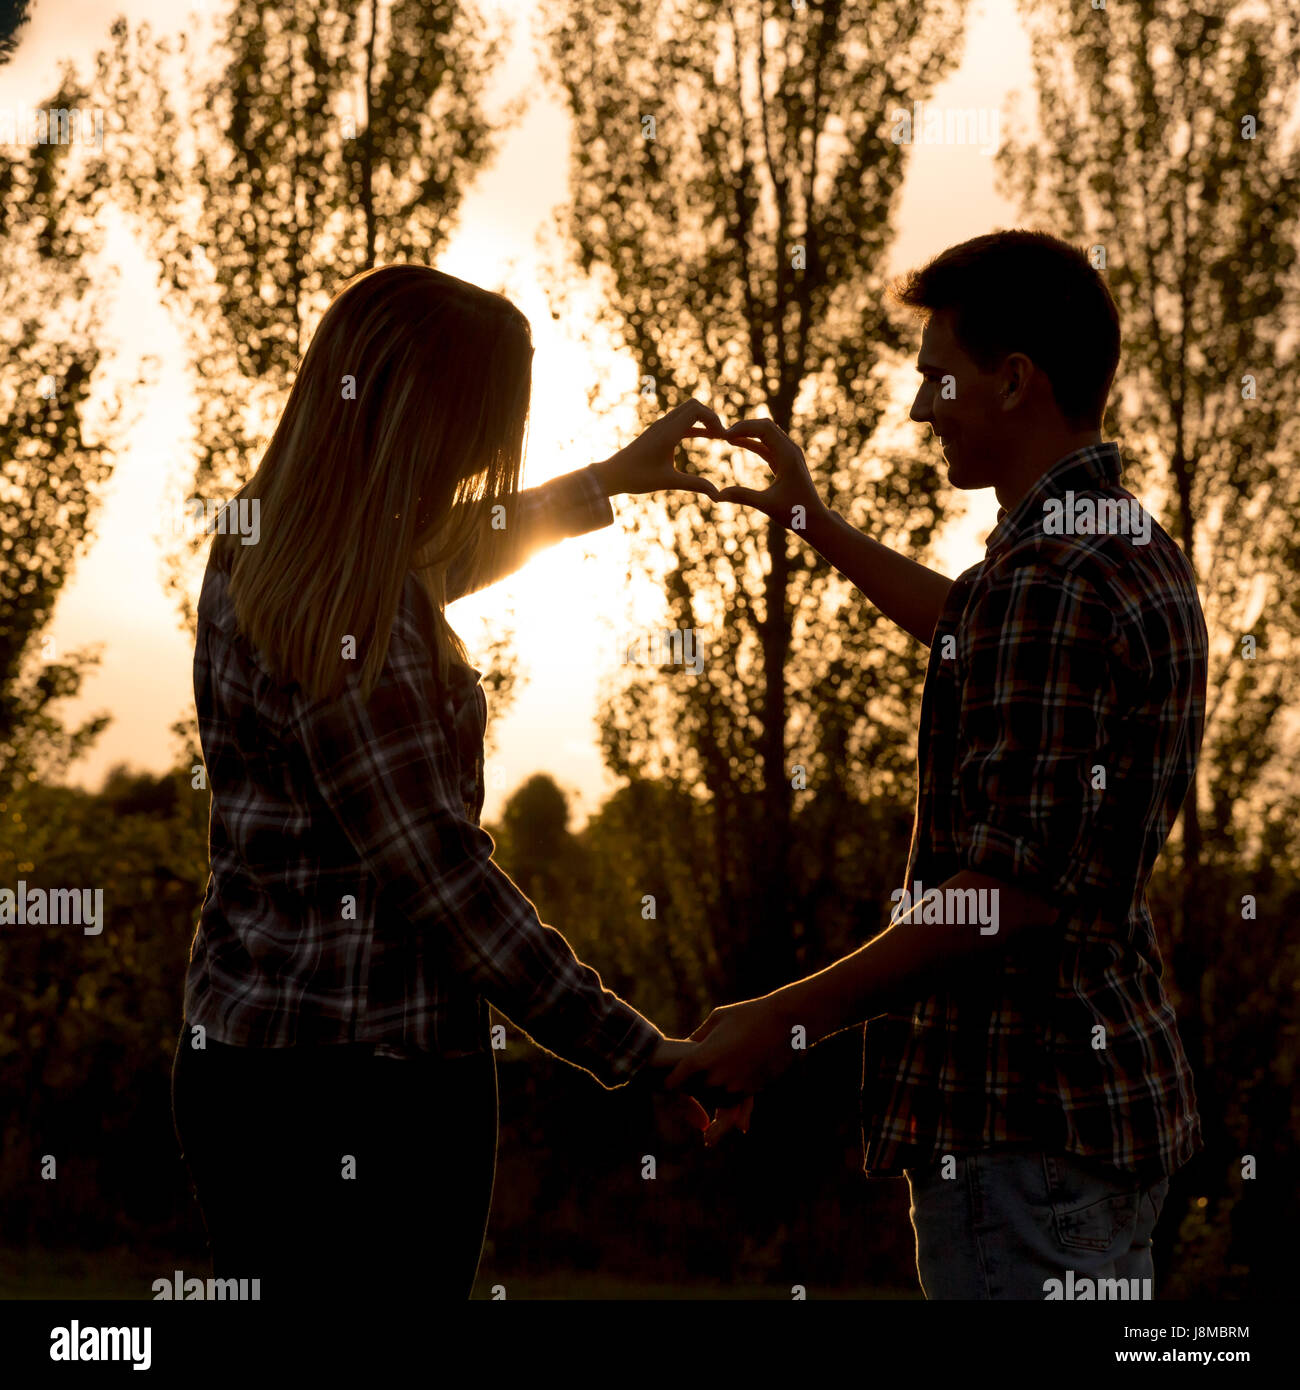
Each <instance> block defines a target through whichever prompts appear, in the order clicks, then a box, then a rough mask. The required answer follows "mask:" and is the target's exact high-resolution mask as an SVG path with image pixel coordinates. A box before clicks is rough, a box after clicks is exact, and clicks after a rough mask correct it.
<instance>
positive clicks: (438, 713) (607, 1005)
mask: <svg viewBox="0 0 1300 1390" xmlns="http://www.w3.org/2000/svg"><path fill="white" fill-rule="evenodd" d="M612 520H613V513H612V510H611V508H610V505H609V502H608V499H607V498H606V497H605V494H604V492H603V490H602V489H601V487H600V484H599V482H598V481H597V480H596V478H595V476H594V474H593V473H592V472H591V471H590V470H587V469H582V470H579V471H578V472H576V473H571V474H568V475H566V476H565V477H563V478H558V479H556V480H555V481H554V482H551V483H548V484H545V485H544V486H542V487H539V488H533V489H531V490H529V491H527V492H523V493H520V494H519V496H518V499H517V502H516V511H515V517H514V518H513V520H512V523H511V524H512V525H514V526H517V527H519V531H518V533H517V534H518V535H519V536H520V538H521V540H520V544H519V547H518V548H517V550H516V555H517V556H518V557H519V559H522V558H524V557H525V556H526V554H527V553H528V552H531V551H534V550H536V549H537V548H538V547H539V546H541V545H545V544H548V543H550V542H552V541H555V540H558V539H559V538H560V537H562V536H569V535H578V534H581V533H583V532H586V531H591V530H594V529H595V528H597V527H599V526H605V525H608V524H609V523H610V522H611V521H612ZM455 596H456V593H455V590H454V588H453V591H452V592H450V593H449V598H451V597H455ZM422 605H423V608H424V609H425V610H426V613H427V608H428V599H427V598H426V597H425V596H424V591H423V590H422V589H421V588H419V586H418V584H417V581H416V580H415V578H414V577H413V576H412V577H411V578H408V580H407V584H406V587H405V590H404V591H403V594H402V600H401V606H400V608H399V610H398V613H397V616H396V620H395V622H394V624H393V630H392V638H391V641H390V644H389V649H388V655H387V659H386V661H385V663H384V667H383V672H382V675H381V676H380V679H379V681H378V683H377V685H376V686H375V689H374V692H373V694H372V696H371V698H370V701H369V703H368V704H363V702H362V700H361V698H360V694H359V691H358V683H359V676H360V667H361V665H362V662H361V661H360V660H357V661H356V662H355V663H351V664H350V665H351V668H352V669H350V670H349V675H348V683H347V686H346V688H345V690H344V692H343V694H342V696H341V697H340V698H338V699H337V700H334V701H329V702H326V701H320V700H311V699H309V698H308V697H307V696H306V694H305V693H304V692H303V691H302V689H301V688H300V687H299V686H298V685H297V684H289V685H282V684H278V683H277V682H276V681H275V680H273V679H272V678H271V677H270V676H269V675H268V674H267V672H266V670H265V669H264V667H263V665H262V662H261V659H260V657H259V654H258V653H257V652H256V651H255V650H253V649H252V648H251V647H250V644H249V643H248V642H247V641H246V640H245V639H244V638H243V637H242V636H241V635H240V633H239V632H238V630H237V627H236V623H235V613H234V609H233V606H232V604H231V600H230V595H229V592H228V589H227V585H226V578H225V576H224V574H222V573H221V572H220V570H219V569H218V568H217V567H215V566H214V565H212V564H209V566H208V569H207V573H206V574H205V576H204V581H203V590H202V595H201V597H200V601H199V610H198V619H199V623H198V636H197V642H196V646H195V654H194V698H195V703H196V705H197V709H198V721H199V732H200V737H201V740H202V745H203V757H204V762H205V763H206V765H207V774H208V781H209V786H210V788H211V793H212V804H211V816H210V824H209V849H210V858H211V876H210V878H209V880H208V886H207V893H206V896H205V898H204V902H203V907H202V911H201V914H200V918H199V923H198V929H197V931H196V933H195V936H194V941H193V945H192V948H191V953H190V964H189V972H188V975H187V978H186V987H185V1019H186V1022H187V1023H188V1024H202V1025H203V1026H204V1027H205V1028H206V1029H207V1031H208V1034H209V1036H211V1037H212V1038H214V1039H215V1040H216V1041H218V1042H223V1043H229V1044H233V1045H235V1046H242V1047H291V1046H305V1045H313V1044H332V1043H356V1042H360V1043H374V1044H376V1045H377V1048H378V1050H379V1051H381V1052H384V1053H388V1054H390V1055H397V1056H402V1055H407V1054H410V1053H413V1052H418V1053H434V1054H437V1055H439V1056H443V1057H457V1056H467V1055H472V1054H475V1053H482V1052H486V1051H488V1050H489V1049H490V1039H489V1024H488V1009H487V1002H485V1001H490V1002H491V1003H492V1004H493V1005H494V1006H495V1007H496V1008H498V1009H499V1010H500V1011H501V1012H502V1013H503V1014H505V1015H506V1017H508V1018H509V1019H510V1020H511V1021H512V1022H514V1023H515V1024H517V1025H518V1026H519V1027H520V1028H522V1029H524V1030H525V1031H526V1032H527V1033H528V1034H529V1036H530V1037H532V1038H533V1039H534V1040H535V1041H536V1042H538V1043H539V1044H540V1045H541V1046H543V1047H545V1048H547V1049H548V1050H550V1051H552V1052H554V1053H556V1054H558V1055H559V1056H561V1057H563V1058H564V1059H565V1060H566V1061H569V1062H572V1063H574V1064H575V1065H577V1066H581V1067H584V1068H586V1069H587V1070H588V1071H590V1072H591V1073H592V1074H593V1075H594V1076H595V1077H596V1078H597V1079H598V1080H599V1081H600V1082H601V1083H602V1084H603V1085H606V1086H617V1085H620V1084H621V1083H623V1082H625V1081H627V1080H629V1079H630V1078H631V1077H632V1076H633V1075H634V1074H635V1073H636V1072H637V1071H638V1070H639V1069H640V1068H641V1067H642V1066H643V1065H644V1064H645V1062H646V1061H647V1060H648V1059H649V1056H650V1054H651V1052H652V1051H653V1050H654V1047H655V1045H656V1044H657V1043H658V1041H659V1039H660V1037H661V1036H662V1035H661V1034H660V1032H659V1030H658V1029H657V1028H655V1027H654V1025H653V1024H651V1023H649V1022H648V1021H647V1020H646V1019H645V1018H643V1017H642V1016H641V1015H640V1014H639V1013H637V1011H636V1010H635V1009H633V1008H632V1007H631V1006H630V1005H628V1004H626V1003H625V1002H624V1001H623V1000H621V999H620V998H619V997H618V996H617V995H615V994H614V993H612V992H611V991H609V990H607V989H605V988H604V987H603V985H602V984H601V980H600V976H599V975H598V974H597V973H596V971H594V970H593V969H591V968H590V967H589V966H586V965H583V964H582V963H581V962H580V961H579V960H578V959H577V958H576V957H575V955H574V953H573V951H572V950H571V949H570V947H569V945H568V943H567V942H566V941H565V940H564V938H563V936H561V935H560V933H559V932H558V931H556V930H555V929H554V928H552V927H549V926H545V925H543V924H542V923H541V922H540V921H539V920H538V916H537V912H536V910H535V909H534V908H533V905H532V903H530V902H529V901H528V899H527V898H526V897H525V896H524V895H523V893H522V892H521V891H520V890H519V889H518V888H517V887H516V886H515V885H514V884H513V883H512V882H511V881H510V879H509V878H508V877H507V876H506V875H505V874H504V873H503V872H502V871H501V870H500V869H499V868H497V867H496V865H495V864H494V863H493V862H492V852H493V848H494V846H493V843H492V839H491V837H490V836H489V835H488V834H487V833H486V832H485V831H484V830H482V829H480V827H479V816H480V813H481V811H482V807H483V733H484V727H485V720H486V715H487V707H486V700H485V698H484V694H483V690H482V687H481V685H480V684H479V673H478V672H477V671H468V670H462V671H461V672H460V674H459V675H458V676H457V678H456V679H455V680H454V681H452V682H451V683H450V686H449V688H443V687H440V686H439V684H438V682H437V678H436V674H435V666H434V660H433V653H432V650H431V647H430V645H429V642H428V640H427V639H426V634H427V633H428V630H429V629H428V624H427V621H426V620H425V618H422V616H421V606H422Z"/></svg>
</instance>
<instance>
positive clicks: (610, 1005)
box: [294, 610, 663, 1088]
mask: <svg viewBox="0 0 1300 1390" xmlns="http://www.w3.org/2000/svg"><path fill="white" fill-rule="evenodd" d="M355 664H356V666H357V667H358V668H359V666H360V663H359V662H357V663H355ZM432 670H433V657H432V654H431V653H430V651H429V649H428V647H427V646H426V645H425V644H424V643H423V641H422V640H420V638H419V635H418V631H417V629H416V627H415V624H414V621H413V619H412V618H411V616H410V615H409V614H408V613H407V612H406V611H405V610H399V612H398V615H397V619H396V621H395V623H394V626H393V634H392V638H391V641H390V646H389V652H388V658H387V660H386V661H385V663H384V667H383V670H382V673H381V675H380V678H379V680H378V682H377V684H376V686H375V688H374V690H373V692H372V694H371V698H370V700H369V702H368V703H363V702H362V700H361V697H360V691H359V670H357V671H354V670H350V671H349V674H348V680H347V685H346V688H345V689H344V691H343V693H342V695H341V696H340V697H339V698H337V699H335V700H332V701H309V700H307V699H306V697H305V696H304V697H300V700H299V702H298V703H297V704H296V706H295V716H294V724H295V729H296V735H297V736H298V737H299V738H300V739H301V743H302V746H303V748H304V750H305V752H306V755H307V758H308V760H309V762H310V765H311V768H312V771H313V773H314V775H315V778H316V782H317V785H318V786H319V787H320V789H321V792H322V794H323V796H324V797H325V798H326V800H327V802H328V804H329V806H330V807H331V809H332V811H333V812H334V814H335V815H336V816H337V818H338V820H339V823H340V825H341V826H342V828H343V830H344V832H345V833H346V834H347V836H348V839H349V840H350V841H351V843H352V845H353V847H354V849H355V850H356V853H357V856H358V858H359V859H360V861H361V862H362V863H363V864H364V865H365V867H366V868H367V869H368V870H369V872H370V873H371V874H372V875H373V876H374V878H375V879H376V880H377V882H378V884H379V886H380V903H381V905H384V906H386V907H388V908H391V909H393V910H395V911H397V912H400V913H401V914H402V915H403V916H404V917H405V919H406V920H407V921H408V922H410V923H411V924H412V926H413V927H414V928H415V929H416V930H421V931H429V932H434V933H437V935H438V937H439V939H440V943H441V944H442V945H443V946H444V947H445V954H446V958H447V960H448V962H449V964H450V966H451V968H452V969H454V970H455V971H457V972H458V973H459V974H460V975H461V977H462V978H464V979H465V980H468V981H472V982H473V984H474V986H475V987H476V988H477V989H478V991H479V992H480V993H481V994H482V995H483V996H484V997H485V998H487V999H488V1000H489V1001H490V1002H491V1003H492V1004H494V1005H495V1006H496V1007H497V1008H498V1009H499V1010H500V1011H501V1012H502V1013H504V1014H505V1015H506V1017H507V1018H509V1019H510V1020H511V1021H512V1022H514V1023H515V1024H517V1025H518V1026H519V1027H520V1028H522V1029H523V1030H524V1031H525V1032H527V1033H528V1034H529V1036H530V1037H532V1038H533V1039H534V1040H535V1041H536V1042H537V1043H538V1044H540V1045H541V1046H542V1047H544V1048H546V1049H547V1050H548V1051H551V1052H554V1053H555V1054H556V1055H557V1056H559V1057H561V1058H563V1059H564V1060H565V1061H566V1062H570V1063H572V1064H573V1065H575V1066H578V1067H582V1068H584V1069H585V1070H587V1071H589V1072H591V1074H592V1075H593V1076H595V1077H596V1079H597V1080H598V1081H600V1082H601V1084H602V1085H604V1086H607V1087H611V1088H612V1087H614V1086H618V1085H621V1084H622V1083H623V1082H626V1081H628V1080H630V1079H631V1077H632V1076H633V1075H635V1074H636V1072H638V1071H639V1070H640V1069H641V1068H642V1067H643V1066H644V1064H645V1063H646V1062H647V1061H648V1060H649V1057H650V1054H651V1053H652V1051H653V1050H654V1048H655V1046H656V1044H657V1043H658V1042H659V1041H660V1039H661V1038H662V1036H663V1035H662V1034H661V1033H660V1031H659V1029H657V1028H656V1027H655V1026H654V1025H653V1024H652V1023H650V1022H649V1021H648V1020H647V1019H645V1018H643V1017H642V1016H641V1014H639V1013H638V1012H637V1011H636V1010H635V1009H634V1008H632V1006H631V1005H630V1004H627V1003H626V1002H624V1001H623V1000H622V999H620V998H619V997H618V995H616V994H614V993H613V992H612V991H611V990H608V989H606V988H605V987H604V985H603V984H602V983H601V979H600V976H599V975H598V974H597V972H596V971H595V970H593V969H592V968H591V967H590V966H588V965H584V964H583V963H582V962H581V961H580V960H578V958H577V956H576V955H575V954H574V952H573V949H572V948H571V947H570V946H569V943H568V942H567V941H566V940H565V939H564V937H563V936H562V935H561V934H560V933H559V932H558V931H556V930H555V928H554V927H549V926H546V925H544V924H543V923H542V922H541V921H540V920H539V919H538V916H537V911H536V909H535V908H534V907H533V905H532V903H531V902H529V900H528V899H527V898H526V897H525V896H524V894H523V893H522V892H521V891H520V889H519V888H518V887H517V886H516V885H515V884H514V883H513V882H512V881H511V880H510V878H509V877H508V876H507V875H506V874H505V873H504V872H503V871H502V870H501V869H500V868H498V866H497V865H496V864H495V863H493V861H492V852H493V849H494V848H495V846H494V845H493V842H492V838H491V836H490V835H488V834H487V833H486V832H485V831H484V830H482V829H480V828H479V827H478V826H477V825H475V824H474V822H473V821H472V820H470V819H469V817H468V816H467V814H466V812H465V809H464V807H463V803H462V802H461V801H460V800H459V797H458V795H457V791H456V786H457V778H456V762H455V758H456V754H455V749H454V747H453V745H452V743H451V742H450V738H449V735H448V734H447V732H446V731H445V729H446V726H445V725H444V724H443V723H442V722H441V721H440V719H439V718H438V710H439V708H440V706H441V703H442V698H443V697H442V694H441V692H440V691H439V689H438V687H437V684H436V680H435V679H434V678H433V677H432V676H431V675H430V672H431V671H432Z"/></svg>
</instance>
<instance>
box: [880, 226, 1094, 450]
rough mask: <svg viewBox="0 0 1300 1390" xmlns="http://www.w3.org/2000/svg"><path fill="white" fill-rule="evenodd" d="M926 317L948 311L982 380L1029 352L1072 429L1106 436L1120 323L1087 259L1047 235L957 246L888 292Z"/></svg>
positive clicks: (999, 235) (1001, 235)
mask: <svg viewBox="0 0 1300 1390" xmlns="http://www.w3.org/2000/svg"><path fill="white" fill-rule="evenodd" d="M890 294H891V295H892V297H893V298H894V299H895V300H897V301H898V303H900V304H903V305H906V306H907V307H908V308H910V309H914V310H916V311H917V312H918V313H919V314H920V315H921V316H922V317H925V318H929V316H930V315H931V314H935V313H938V312H940V311H941V310H945V309H951V310H953V311H954V313H953V331H954V333H955V334H956V337H957V341H958V342H959V343H960V344H961V346H962V347H963V348H964V349H965V351H966V352H967V353H968V354H969V355H970V357H971V358H972V359H973V360H974V361H975V363H976V364H977V365H978V366H979V368H980V369H981V371H986V372H990V371H993V370H994V368H996V367H997V366H998V365H999V364H1000V363H1001V362H1002V361H1003V360H1004V359H1005V358H1006V356H1007V355H1008V353H1012V352H1023V353H1024V354H1025V356H1026V357H1028V358H1029V360H1030V361H1031V362H1033V364H1034V365H1035V366H1036V367H1038V368H1040V369H1041V370H1042V372H1043V373H1044V374H1045V375H1046V377H1047V379H1048V381H1049V382H1050V383H1051V386H1052V394H1053V395H1054V396H1055V397H1056V404H1057V405H1058V407H1059V408H1060V411H1061V414H1062V415H1063V416H1064V417H1065V420H1066V422H1067V423H1068V424H1070V425H1073V426H1075V427H1077V428H1080V429H1088V428H1091V427H1093V426H1100V424H1101V417H1102V414H1103V412H1104V411H1105V409H1106V397H1107V396H1108V395H1109V394H1110V384H1111V381H1112V380H1113V379H1114V376H1115V368H1116V367H1117V366H1118V364H1119V315H1118V314H1117V313H1116V311H1115V301H1114V300H1113V299H1112V298H1111V294H1110V289H1109V288H1108V287H1107V284H1106V281H1105V280H1104V279H1103V278H1102V277H1101V276H1100V275H1099V274H1098V273H1097V271H1096V270H1095V269H1094V267H1093V265H1092V263H1091V262H1090V261H1089V260H1088V257H1087V256H1086V255H1085V254H1084V253H1083V252H1082V251H1080V250H1078V249H1077V248H1076V247H1073V246H1071V245H1070V244H1069V243H1068V242H1065V241H1061V240H1059V239H1058V238H1057V237H1054V236H1050V235H1048V233H1046V232H1031V231H1011V232H990V233H989V234H988V235H987V236H977V237H975V238H973V239H972V240H970V241H963V242H962V243H961V244H960V245H958V246H950V247H949V248H948V249H947V250H946V251H943V252H941V253H940V254H939V255H937V256H936V257H935V258H934V259H933V260H932V261H930V262H929V264H927V265H925V266H923V267H922V268H921V269H920V270H913V271H909V272H908V273H907V274H906V275H904V276H903V277H902V278H901V279H899V280H897V281H896V282H895V283H894V284H893V286H891V288H890Z"/></svg>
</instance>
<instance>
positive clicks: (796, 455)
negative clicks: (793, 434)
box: [718, 420, 822, 530]
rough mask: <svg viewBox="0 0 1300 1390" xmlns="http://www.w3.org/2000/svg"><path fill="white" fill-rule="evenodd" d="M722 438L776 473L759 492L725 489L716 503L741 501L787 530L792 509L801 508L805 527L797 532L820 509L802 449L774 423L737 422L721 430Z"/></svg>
mask: <svg viewBox="0 0 1300 1390" xmlns="http://www.w3.org/2000/svg"><path fill="white" fill-rule="evenodd" d="M722 437H723V439H728V440H730V441H731V442H732V443H733V444H739V445H740V446H741V447H742V448H744V449H748V450H749V451H750V453H753V454H757V455H758V456H759V458H761V459H762V460H763V462H764V463H766V464H767V466H768V467H769V468H770V469H771V470H772V472H773V473H774V474H775V478H776V480H775V481H774V482H773V483H772V484H771V486H770V487H767V488H765V489H763V490H762V491H759V490H757V489H756V488H748V487H724V488H723V489H722V491H721V492H720V493H719V494H718V501H719V502H742V503H744V504H745V505H746V506H748V507H754V508H755V509H757V510H758V511H760V512H762V513H763V514H764V515H765V516H770V517H772V518H773V520H775V521H779V522H780V523H781V524H782V525H783V526H786V527H792V526H793V525H794V522H795V518H796V515H797V513H796V512H795V508H796V507H802V508H803V522H804V526H801V527H800V528H799V529H800V530H802V529H804V527H806V525H807V521H808V518H809V516H810V515H811V514H812V513H813V512H815V511H818V510H819V509H820V508H821V505H822V500H821V498H820V497H819V496H818V495H817V487H816V485H815V484H814V482H813V480H812V474H811V473H809V472H808V465H807V463H806V462H805V461H804V456H803V450H802V449H801V448H800V447H799V446H798V445H797V444H796V443H795V442H794V441H793V440H792V439H791V438H790V436H789V435H788V434H786V432H785V431H784V430H783V429H781V427H780V426H779V425H778V424H777V423H776V421H775V420H740V421H738V422H737V423H736V424H734V425H732V426H731V428H730V429H728V430H724V431H723V434H722Z"/></svg>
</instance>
